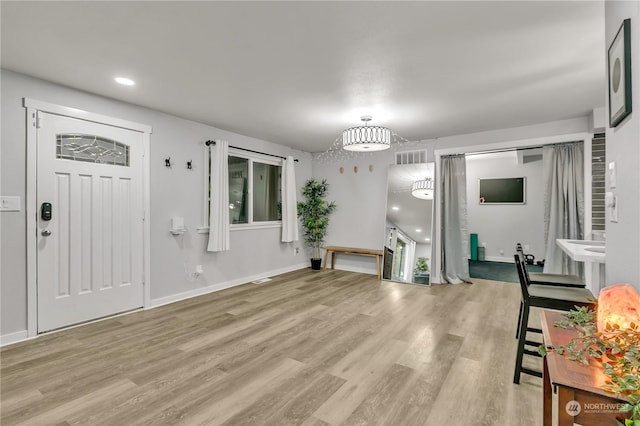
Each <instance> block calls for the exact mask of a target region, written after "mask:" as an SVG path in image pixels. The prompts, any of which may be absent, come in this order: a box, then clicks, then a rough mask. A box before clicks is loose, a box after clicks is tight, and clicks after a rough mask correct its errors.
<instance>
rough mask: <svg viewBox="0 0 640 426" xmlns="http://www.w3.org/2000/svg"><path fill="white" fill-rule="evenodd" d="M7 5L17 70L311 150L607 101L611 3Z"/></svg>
mask: <svg viewBox="0 0 640 426" xmlns="http://www.w3.org/2000/svg"><path fill="white" fill-rule="evenodd" d="M0 7H1V18H2V23H1V24H2V25H1V27H2V29H1V31H2V50H1V55H2V58H1V59H2V67H3V68H5V69H9V70H13V71H17V72H21V73H24V74H28V75H32V76H35V77H39V78H42V79H45V80H50V81H53V82H56V83H60V84H63V85H66V86H70V87H74V88H77V89H80V90H84V91H87V92H91V93H96V94H99V95H103V96H108V97H111V98H115V99H119V100H122V101H126V102H130V103H134V104H138V105H142V106H145V107H149V108H153V109H156V110H160V111H164V112H168V113H170V114H173V115H176V116H179V117H184V118H187V119H192V120H195V121H199V122H202V123H207V124H210V125H212V126H215V127H219V128H222V129H225V130H229V131H233V132H237V133H241V134H244V135H248V136H253V137H257V138H260V139H264V140H268V141H271V142H275V143H280V144H284V145H288V146H291V147H294V148H297V149H302V150H305V151H310V152H318V151H323V150H325V149H327V148H329V146H331V144H332V143H333V142H334V140H335V139H336V137H337V136H339V135H340V132H341V131H342V130H343V129H344V128H346V127H350V126H352V125H355V124H359V123H360V121H359V117H360V116H361V115H364V114H368V115H372V116H373V121H372V122H371V124H374V125H375V124H377V125H384V126H388V127H390V128H391V129H392V130H394V131H395V132H397V133H398V134H399V135H401V136H402V137H403V138H406V139H410V140H420V139H431V138H436V137H442V136H447V135H454V134H463V133H470V132H477V131H483V130H490V129H498V128H505V127H516V126H522V125H528V124H536V123H541V122H546V121H553V120H559V119H567V118H573V117H578V116H584V115H587V114H588V113H589V112H590V111H591V110H592V109H593V108H596V107H601V106H603V105H604V99H605V87H606V83H605V81H606V80H605V52H606V48H605V43H604V6H603V2H601V1H586V2H580V1H552V2H538V1H534V2H523V1H514V2H485V1H471V2H435V1H431V2H332V1H329V2H307V1H304V2H302V1H301V2H269V1H260V2H207V1H199V2H184V1H174V2H169V1H142V2H126V1H125V2H98V1H89V2H58V1H46V2H26V1H25V2H8V1H2V3H1V6H0ZM119 75H120V76H127V77H130V78H132V79H134V80H135V81H136V82H137V84H136V85H135V86H133V87H124V86H119V85H117V84H115V83H114V82H113V78H114V77H115V76H119Z"/></svg>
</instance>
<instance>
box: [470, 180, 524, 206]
mask: <svg viewBox="0 0 640 426" xmlns="http://www.w3.org/2000/svg"><path fill="white" fill-rule="evenodd" d="M525 182H526V178H524V177H514V178H491V179H488V178H480V179H478V189H479V194H480V204H524V203H525V193H526V186H525Z"/></svg>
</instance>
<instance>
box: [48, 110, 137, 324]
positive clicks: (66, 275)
mask: <svg viewBox="0 0 640 426" xmlns="http://www.w3.org/2000/svg"><path fill="white" fill-rule="evenodd" d="M37 121H38V129H37V136H36V141H37V196H36V197H37V205H38V219H37V220H38V227H37V235H36V238H37V240H38V241H37V251H38V255H37V265H38V266H37V288H38V290H37V292H38V299H37V300H38V302H37V304H38V332H39V333H41V332H44V331H48V330H53V329H56V328H60V327H65V326H68V325H72V324H77V323H80V322H84V321H88V320H92V319H96V318H100V317H104V316H108V315H113V314H116V313H119V312H124V311H128V310H131V309H135V308H139V307H141V306H142V305H143V232H144V231H143V229H144V228H143V193H142V187H143V185H142V184H143V164H142V155H143V134H142V133H140V132H137V131H133V130H126V129H122V128H119V127H114V126H109V125H106V124H99V123H95V122H90V121H84V120H79V119H76V118H69V117H64V116H59V115H54V114H47V113H43V112H38V120H37ZM48 212H50V214H49V213H48ZM47 216H49V217H47Z"/></svg>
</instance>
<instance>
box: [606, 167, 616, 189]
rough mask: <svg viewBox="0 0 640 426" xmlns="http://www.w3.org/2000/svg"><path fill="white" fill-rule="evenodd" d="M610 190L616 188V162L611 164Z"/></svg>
mask: <svg viewBox="0 0 640 426" xmlns="http://www.w3.org/2000/svg"><path fill="white" fill-rule="evenodd" d="M608 169H609V188H615V187H616V162H615V161H611V162H610V163H609V167H608Z"/></svg>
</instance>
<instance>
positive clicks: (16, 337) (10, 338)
mask: <svg viewBox="0 0 640 426" xmlns="http://www.w3.org/2000/svg"><path fill="white" fill-rule="evenodd" d="M28 338H29V333H27V330H23V331H16V332H15V333H9V334H4V335H2V336H0V346H6V345H11V344H13V343H18V342H22V341H23V340H27V339H28Z"/></svg>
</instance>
